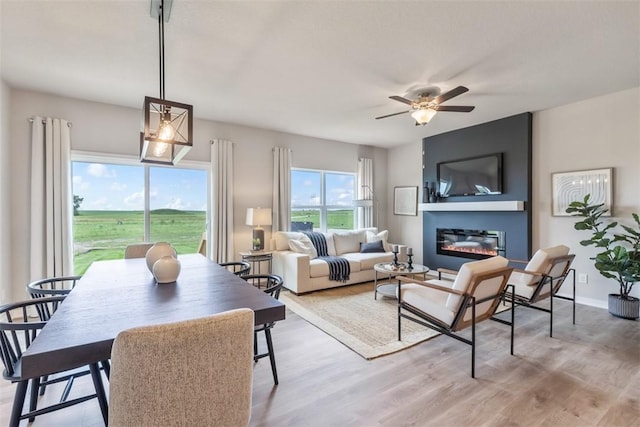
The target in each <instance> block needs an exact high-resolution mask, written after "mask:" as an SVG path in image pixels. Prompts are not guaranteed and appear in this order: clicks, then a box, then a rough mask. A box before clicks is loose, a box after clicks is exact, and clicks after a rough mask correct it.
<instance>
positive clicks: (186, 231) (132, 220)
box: [73, 209, 206, 274]
mask: <svg viewBox="0 0 640 427" xmlns="http://www.w3.org/2000/svg"><path fill="white" fill-rule="evenodd" d="M150 220H151V226H150V230H151V236H150V241H152V242H159V241H164V242H169V243H171V244H172V245H173V247H174V248H176V251H177V252H178V253H179V254H186V253H195V252H197V250H198V244H199V243H200V238H201V237H202V233H203V231H204V230H205V223H206V212H203V211H178V210H172V209H159V210H155V211H152V212H151V215H150ZM73 228H74V230H73V233H74V242H73V243H74V270H75V271H74V273H75V274H84V272H85V271H86V270H87V268H88V267H89V265H90V264H91V263H92V262H93V261H98V260H106V259H118V258H122V257H123V256H124V249H125V248H126V247H127V245H129V244H132V243H140V242H143V241H144V215H143V212H142V211H80V212H79V215H78V216H75V217H73Z"/></svg>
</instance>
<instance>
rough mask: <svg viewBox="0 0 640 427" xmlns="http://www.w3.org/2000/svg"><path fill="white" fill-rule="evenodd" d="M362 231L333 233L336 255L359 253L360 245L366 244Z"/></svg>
mask: <svg viewBox="0 0 640 427" xmlns="http://www.w3.org/2000/svg"><path fill="white" fill-rule="evenodd" d="M366 241H367V238H366V234H365V231H364V230H353V231H340V232H336V233H333V243H334V244H335V246H336V255H337V256H340V255H342V254H346V253H350V252H360V243H362V242H366Z"/></svg>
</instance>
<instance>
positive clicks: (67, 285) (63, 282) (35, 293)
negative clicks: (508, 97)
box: [27, 276, 82, 322]
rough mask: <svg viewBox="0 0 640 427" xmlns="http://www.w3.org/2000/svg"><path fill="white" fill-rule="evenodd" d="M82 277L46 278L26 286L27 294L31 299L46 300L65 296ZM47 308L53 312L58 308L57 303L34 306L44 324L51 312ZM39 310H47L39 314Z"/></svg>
mask: <svg viewBox="0 0 640 427" xmlns="http://www.w3.org/2000/svg"><path fill="white" fill-rule="evenodd" d="M81 278H82V276H60V277H48V278H46V279H41V280H36V281H33V282H31V283H29V284H28V285H27V293H28V294H29V295H30V296H31V298H46V297H57V296H66V295H68V294H69V292H71V290H72V289H73V288H75V286H76V283H77V282H78V280H80V279H81ZM49 308H51V309H53V311H55V310H56V309H57V308H58V304H57V303H51V304H39V305H37V306H36V310H38V316H40V320H42V321H43V322H46V321H47V320H49V318H50V317H51V315H52V314H53V311H49ZM40 310H47V311H43V312H41V311H40Z"/></svg>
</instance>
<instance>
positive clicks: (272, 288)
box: [242, 274, 284, 385]
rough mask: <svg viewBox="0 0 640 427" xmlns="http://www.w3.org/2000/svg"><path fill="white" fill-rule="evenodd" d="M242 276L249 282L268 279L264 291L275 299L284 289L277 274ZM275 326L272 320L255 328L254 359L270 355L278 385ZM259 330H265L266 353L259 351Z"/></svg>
mask: <svg viewBox="0 0 640 427" xmlns="http://www.w3.org/2000/svg"><path fill="white" fill-rule="evenodd" d="M242 278H243V279H244V280H246V281H247V282H250V281H251V282H255V281H257V283H261V282H263V281H266V288H264V289H263V290H262V291H263V292H264V293H266V294H268V295H271V296H272V297H273V298H275V299H278V298H280V291H281V290H282V286H283V284H284V281H283V279H282V277H280V276H278V275H276V274H249V275H246V276H244V277H242ZM251 282H250V283H251ZM274 326H275V322H270V323H265V324H263V325H258V326H256V327H255V328H254V332H253V355H254V356H253V359H254V360H255V361H256V362H257V361H258V360H259V359H262V358H263V357H267V356H269V362H270V363H271V373H272V374H273V382H274V384H275V385H278V371H277V369H276V357H275V353H274V351H273V341H272V339H271V329H272V328H273V327H274ZM258 332H264V335H265V340H266V342H267V352H266V353H258Z"/></svg>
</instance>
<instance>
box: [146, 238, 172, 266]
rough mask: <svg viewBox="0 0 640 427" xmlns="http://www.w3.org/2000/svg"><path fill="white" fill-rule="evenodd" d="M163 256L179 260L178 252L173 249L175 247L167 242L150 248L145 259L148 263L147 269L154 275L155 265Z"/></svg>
mask: <svg viewBox="0 0 640 427" xmlns="http://www.w3.org/2000/svg"><path fill="white" fill-rule="evenodd" d="M163 256H170V257H173V258H177V256H178V254H177V253H176V250H175V249H173V246H171V245H170V244H169V243H167V242H158V243H156V244H155V245H153V246H151V247H150V248H149V250H148V251H147V255H146V256H145V259H146V261H147V268H148V269H149V271H150V272H152V273H153V264H155V262H156V261H158V260H159V259H160V258H162V257H163Z"/></svg>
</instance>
